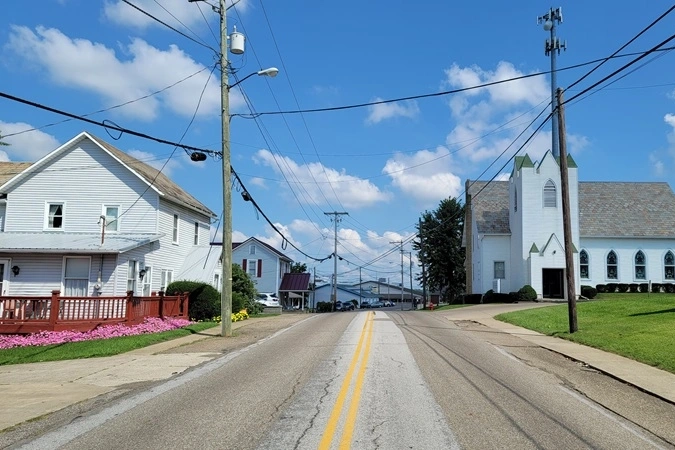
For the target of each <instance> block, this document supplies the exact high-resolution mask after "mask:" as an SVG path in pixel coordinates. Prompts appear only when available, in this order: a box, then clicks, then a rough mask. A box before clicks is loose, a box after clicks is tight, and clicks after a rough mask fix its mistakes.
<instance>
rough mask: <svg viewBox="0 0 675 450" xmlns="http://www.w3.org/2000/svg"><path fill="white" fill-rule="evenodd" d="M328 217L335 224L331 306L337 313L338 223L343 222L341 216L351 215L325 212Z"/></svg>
mask: <svg viewBox="0 0 675 450" xmlns="http://www.w3.org/2000/svg"><path fill="white" fill-rule="evenodd" d="M324 214H325V215H327V216H333V218H332V219H331V220H332V221H333V223H334V224H335V236H334V237H335V241H334V242H335V247H334V250H333V293H332V294H331V297H332V299H331V300H332V302H331V303H332V306H331V311H335V302H337V260H338V255H337V226H338V223H339V222H340V221H341V220H342V219H341V218H340V216H347V215H349V213H347V212H338V211H333V212H325V213H324Z"/></svg>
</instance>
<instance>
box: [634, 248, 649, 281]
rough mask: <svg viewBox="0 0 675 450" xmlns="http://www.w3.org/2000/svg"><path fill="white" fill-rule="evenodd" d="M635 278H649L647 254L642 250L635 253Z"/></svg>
mask: <svg viewBox="0 0 675 450" xmlns="http://www.w3.org/2000/svg"><path fill="white" fill-rule="evenodd" d="M635 279H636V280H646V279H647V266H646V259H645V254H644V253H642V250H638V252H637V253H636V254H635Z"/></svg>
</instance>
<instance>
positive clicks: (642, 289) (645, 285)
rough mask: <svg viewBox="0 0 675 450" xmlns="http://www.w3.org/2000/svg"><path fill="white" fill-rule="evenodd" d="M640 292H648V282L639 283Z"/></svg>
mask: <svg viewBox="0 0 675 450" xmlns="http://www.w3.org/2000/svg"><path fill="white" fill-rule="evenodd" d="M639 287H640V292H649V283H640V286H639Z"/></svg>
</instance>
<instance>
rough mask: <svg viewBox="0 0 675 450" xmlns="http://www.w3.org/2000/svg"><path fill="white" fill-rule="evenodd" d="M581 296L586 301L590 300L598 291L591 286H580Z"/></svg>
mask: <svg viewBox="0 0 675 450" xmlns="http://www.w3.org/2000/svg"><path fill="white" fill-rule="evenodd" d="M581 295H582V296H583V297H586V298H587V299H592V298H595V296H596V295H598V290H597V289H596V288H594V287H593V286H581Z"/></svg>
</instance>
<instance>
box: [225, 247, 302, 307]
mask: <svg viewBox="0 0 675 450" xmlns="http://www.w3.org/2000/svg"><path fill="white" fill-rule="evenodd" d="M292 263H293V260H291V259H290V258H289V257H288V256H286V255H284V254H283V253H281V252H280V251H278V250H277V249H275V248H274V247H272V246H271V245H269V244H266V243H264V242H263V241H260V240H258V239H256V238H254V237H251V238H248V239H247V240H245V241H244V242H236V243H235V242H233V243H232V264H239V265H240V266H241V268H242V269H243V270H244V272H246V273H248V274H249V276H250V277H251V280H253V284H255V288H256V290H257V291H258V292H269V293H272V294H275V295H277V296H278V295H279V287H280V286H281V280H283V278H284V274H287V273H290V272H291V264H292Z"/></svg>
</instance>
